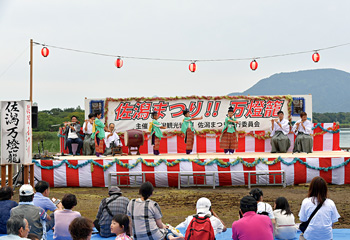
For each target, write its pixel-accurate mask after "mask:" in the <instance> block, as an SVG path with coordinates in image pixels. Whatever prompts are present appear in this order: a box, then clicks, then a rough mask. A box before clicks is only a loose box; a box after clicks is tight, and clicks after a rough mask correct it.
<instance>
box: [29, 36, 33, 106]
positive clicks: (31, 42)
mask: <svg viewBox="0 0 350 240" xmlns="http://www.w3.org/2000/svg"><path fill="white" fill-rule="evenodd" d="M29 65H30V95H29V96H30V98H29V99H30V103H31V104H33V39H30V62H29Z"/></svg>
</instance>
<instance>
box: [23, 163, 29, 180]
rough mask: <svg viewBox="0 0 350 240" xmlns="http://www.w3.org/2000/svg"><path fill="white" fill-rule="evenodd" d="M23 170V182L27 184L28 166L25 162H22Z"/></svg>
mask: <svg viewBox="0 0 350 240" xmlns="http://www.w3.org/2000/svg"><path fill="white" fill-rule="evenodd" d="M23 165H24V166H23V171H24V174H23V175H24V176H23V178H24V179H23V183H24V184H28V180H29V166H28V165H27V164H23Z"/></svg>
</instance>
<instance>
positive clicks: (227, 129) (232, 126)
mask: <svg viewBox="0 0 350 240" xmlns="http://www.w3.org/2000/svg"><path fill="white" fill-rule="evenodd" d="M236 124H238V121H237V120H236V119H235V118H234V116H233V108H232V107H231V106H230V107H229V108H228V114H227V117H226V118H225V125H224V128H223V129H222V133H221V136H220V148H222V149H224V151H225V153H226V154H233V153H234V152H235V149H237V148H238V134H237V127H236Z"/></svg>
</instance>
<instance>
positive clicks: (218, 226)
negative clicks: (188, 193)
mask: <svg viewBox="0 0 350 240" xmlns="http://www.w3.org/2000/svg"><path fill="white" fill-rule="evenodd" d="M196 210H197V214H196V215H190V216H188V217H187V218H186V220H185V221H184V222H182V223H180V224H179V225H177V226H176V228H185V229H186V231H188V230H189V229H188V227H189V226H190V225H191V221H192V219H193V218H194V217H201V218H203V217H209V220H210V222H211V226H212V227H213V230H214V236H216V235H217V234H220V233H221V232H226V229H227V228H226V226H225V224H224V222H223V221H222V220H221V219H220V218H219V217H218V215H217V214H216V213H215V212H214V211H213V209H212V207H211V202H210V200H209V199H208V198H205V197H202V198H200V199H198V201H197V204H196Z"/></svg>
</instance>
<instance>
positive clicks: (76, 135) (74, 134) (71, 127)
mask: <svg viewBox="0 0 350 240" xmlns="http://www.w3.org/2000/svg"><path fill="white" fill-rule="evenodd" d="M80 129H81V127H80V124H79V123H78V118H77V116H74V115H73V116H72V117H71V119H70V122H68V123H67V122H66V123H64V130H63V134H65V137H64V138H65V142H64V143H65V146H64V148H67V147H68V151H69V155H73V150H72V143H77V144H78V147H77V151H76V152H75V154H76V155H80V150H81V148H82V147H83V140H82V139H81V136H80Z"/></svg>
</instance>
